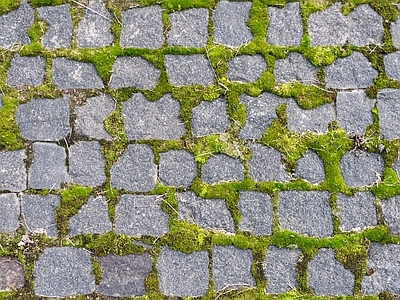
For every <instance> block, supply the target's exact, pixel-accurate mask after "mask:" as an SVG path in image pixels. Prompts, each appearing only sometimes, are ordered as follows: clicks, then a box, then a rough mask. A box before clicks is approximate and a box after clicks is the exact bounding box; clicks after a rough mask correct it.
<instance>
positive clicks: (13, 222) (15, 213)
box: [0, 193, 20, 290]
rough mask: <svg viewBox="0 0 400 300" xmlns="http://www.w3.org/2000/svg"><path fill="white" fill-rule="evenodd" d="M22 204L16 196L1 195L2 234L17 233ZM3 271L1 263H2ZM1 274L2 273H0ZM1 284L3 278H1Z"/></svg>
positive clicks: (0, 231)
mask: <svg viewBox="0 0 400 300" xmlns="http://www.w3.org/2000/svg"><path fill="white" fill-rule="evenodd" d="M19 213H20V204H19V199H18V197H17V195H16V194H11V193H9V194H1V195H0V233H15V231H16V230H17V229H18V227H19V220H18V218H19ZM0 270H1V263H0ZM0 274H1V271H0ZM0 282H1V278H0ZM1 286H2V284H1V283H0V290H1Z"/></svg>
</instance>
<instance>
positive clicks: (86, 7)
mask: <svg viewBox="0 0 400 300" xmlns="http://www.w3.org/2000/svg"><path fill="white" fill-rule="evenodd" d="M71 1H72V2H74V3H76V4H78V5H80V6H82V7H84V8H85V9H88V10H90V11H92V12H94V13H95V14H98V15H99V16H102V17H103V18H104V19H107V20H109V21H111V22H112V21H113V20H111V19H110V18H109V17H107V16H105V15H103V14H101V13H99V12H98V11H96V10H94V9H92V8H90V7H88V6H86V5H85V4H82V3H80V2H78V1H75V0H71Z"/></svg>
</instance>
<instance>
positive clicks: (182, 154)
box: [158, 150, 196, 187]
mask: <svg viewBox="0 0 400 300" xmlns="http://www.w3.org/2000/svg"><path fill="white" fill-rule="evenodd" d="M158 172H159V177H160V180H161V182H162V183H163V184H164V185H172V186H183V187H188V186H189V185H190V184H191V183H192V181H193V179H194V177H195V176H196V163H195V161H194V157H193V155H192V154H190V153H189V152H187V151H186V150H170V151H168V152H164V153H160V164H159V170H158Z"/></svg>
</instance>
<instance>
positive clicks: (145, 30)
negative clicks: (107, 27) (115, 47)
mask: <svg viewBox="0 0 400 300" xmlns="http://www.w3.org/2000/svg"><path fill="white" fill-rule="evenodd" d="M164 39H165V38H164V24H163V22H162V18H161V6H159V5H153V6H146V7H141V8H133V9H129V10H126V11H123V12H122V30H121V38H120V44H121V47H134V48H149V49H157V48H161V46H162V45H163V44H164Z"/></svg>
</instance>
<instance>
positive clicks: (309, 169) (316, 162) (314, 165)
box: [294, 150, 325, 184]
mask: <svg viewBox="0 0 400 300" xmlns="http://www.w3.org/2000/svg"><path fill="white" fill-rule="evenodd" d="M294 176H295V177H299V178H301V179H305V180H307V181H309V182H311V183H313V184H319V183H321V182H322V181H323V180H325V171H324V163H323V161H322V159H321V158H320V157H319V156H318V154H317V153H315V152H314V151H311V150H308V151H307V152H306V153H305V154H304V155H303V156H302V157H301V158H299V159H298V160H297V161H296V170H295V172H294Z"/></svg>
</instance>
